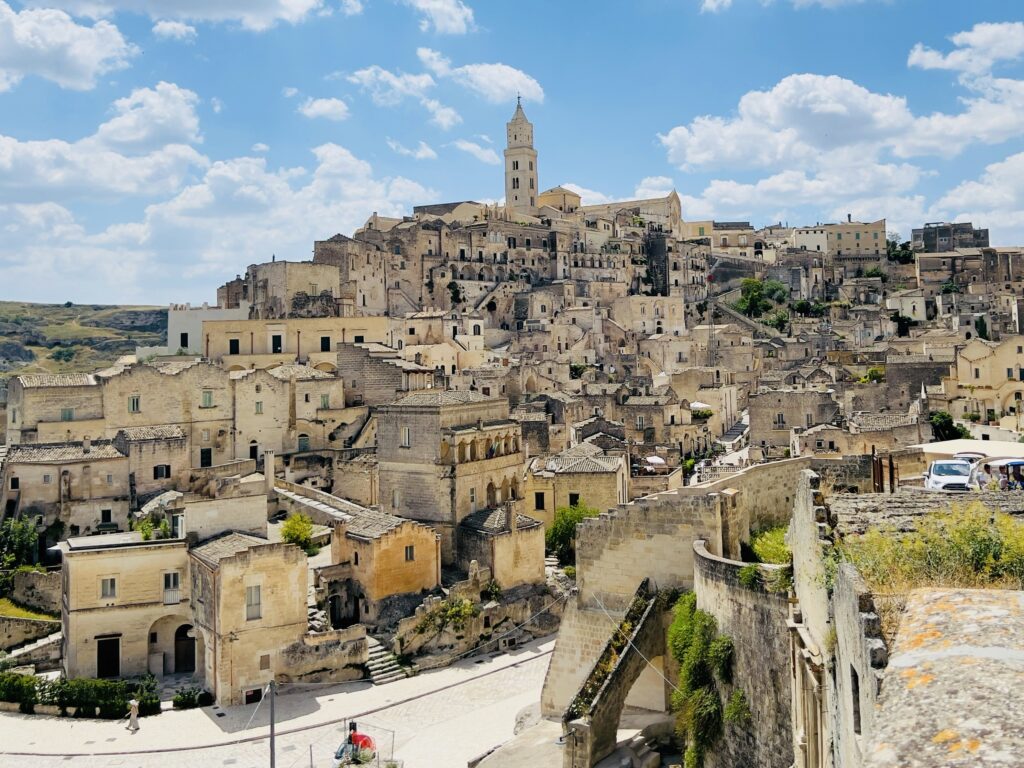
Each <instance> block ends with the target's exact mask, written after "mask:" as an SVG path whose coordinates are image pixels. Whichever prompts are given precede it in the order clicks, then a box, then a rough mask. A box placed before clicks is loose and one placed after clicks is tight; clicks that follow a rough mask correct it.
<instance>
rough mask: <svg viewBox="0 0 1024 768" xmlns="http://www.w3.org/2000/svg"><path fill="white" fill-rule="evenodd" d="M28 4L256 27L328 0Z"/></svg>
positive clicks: (45, 0)
mask: <svg viewBox="0 0 1024 768" xmlns="http://www.w3.org/2000/svg"><path fill="white" fill-rule="evenodd" d="M26 5H32V6H45V7H51V8H53V7H56V8H61V9H63V10H66V11H68V12H70V13H72V14H74V15H76V16H89V17H92V18H99V17H103V16H111V15H113V14H114V13H117V12H128V13H140V14H145V15H147V16H149V17H150V18H152V19H168V20H172V21H206V22H238V23H240V24H241V25H242V26H243V27H245V28H246V29H250V30H253V31H262V30H266V29H269V28H270V27H272V26H274V25H275V24H276V23H277V22H279V21H284V22H288V23H290V24H297V23H299V22H301V21H304V20H305V19H306V18H308V17H309V16H310V15H311V14H313V13H315V12H318V11H320V10H321V9H322V8H324V7H325V3H324V0H28V2H27V3H26Z"/></svg>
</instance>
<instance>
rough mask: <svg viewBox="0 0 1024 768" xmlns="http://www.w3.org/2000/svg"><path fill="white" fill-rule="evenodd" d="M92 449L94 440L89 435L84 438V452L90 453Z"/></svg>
mask: <svg viewBox="0 0 1024 768" xmlns="http://www.w3.org/2000/svg"><path fill="white" fill-rule="evenodd" d="M91 451H92V440H90V439H89V438H88V437H83V438H82V453H89V452H91Z"/></svg>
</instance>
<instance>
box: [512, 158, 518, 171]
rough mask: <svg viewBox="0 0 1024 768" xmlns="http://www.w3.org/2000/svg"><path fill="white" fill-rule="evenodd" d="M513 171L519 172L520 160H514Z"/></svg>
mask: <svg viewBox="0 0 1024 768" xmlns="http://www.w3.org/2000/svg"><path fill="white" fill-rule="evenodd" d="M512 170H513V171H518V170H519V161H518V160H513V161H512Z"/></svg>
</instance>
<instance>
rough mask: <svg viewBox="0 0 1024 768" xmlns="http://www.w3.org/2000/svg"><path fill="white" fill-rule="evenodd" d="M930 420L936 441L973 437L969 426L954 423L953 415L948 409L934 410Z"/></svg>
mask: <svg viewBox="0 0 1024 768" xmlns="http://www.w3.org/2000/svg"><path fill="white" fill-rule="evenodd" d="M928 421H929V422H931V425H932V435H933V437H934V438H935V442H942V441H943V440H959V439H970V437H971V433H970V431H969V430H968V429H967V427H962V426H960V425H959V424H954V423H953V417H952V416H950V415H949V414H948V413H947V412H946V411H933V412H932V413H931V414H930V415H929V417H928Z"/></svg>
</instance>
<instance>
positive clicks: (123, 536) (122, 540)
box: [58, 531, 185, 552]
mask: <svg viewBox="0 0 1024 768" xmlns="http://www.w3.org/2000/svg"><path fill="white" fill-rule="evenodd" d="M169 545H178V546H185V540H184V539H149V540H148V541H147V540H145V539H143V538H142V534H141V533H139V532H138V531H128V532H127V533H107V534H103V535H102V536H72V537H71V538H69V539H65V540H64V541H63V542H61V544H60V545H58V546H60V547H61V548H63V549H65V551H67V552H88V551H97V550H102V549H117V548H119V547H140V546H169Z"/></svg>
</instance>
